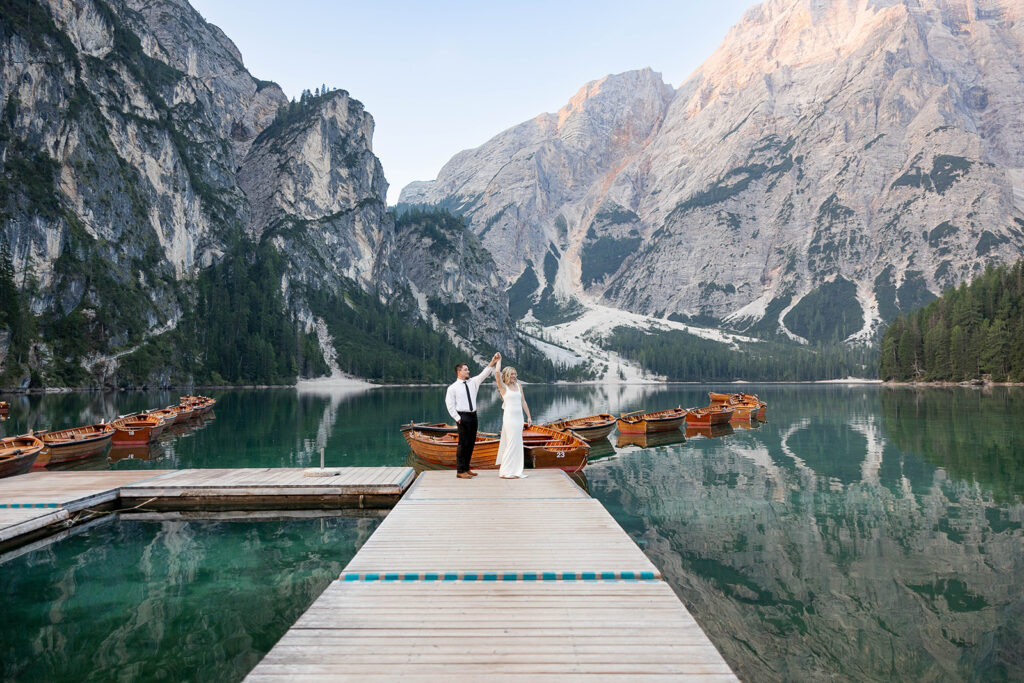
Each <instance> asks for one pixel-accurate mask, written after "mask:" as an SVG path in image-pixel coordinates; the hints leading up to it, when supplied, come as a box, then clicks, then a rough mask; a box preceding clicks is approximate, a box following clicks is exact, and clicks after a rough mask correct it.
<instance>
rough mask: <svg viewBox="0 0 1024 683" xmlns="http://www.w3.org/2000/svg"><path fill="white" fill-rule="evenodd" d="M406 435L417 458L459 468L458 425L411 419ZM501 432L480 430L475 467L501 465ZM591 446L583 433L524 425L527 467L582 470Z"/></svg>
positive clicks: (434, 463)
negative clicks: (499, 452) (498, 462)
mask: <svg viewBox="0 0 1024 683" xmlns="http://www.w3.org/2000/svg"><path fill="white" fill-rule="evenodd" d="M402 436H404V437H405V440H406V441H407V442H408V443H409V448H411V449H412V452H413V453H414V454H415V455H416V457H417V458H419V459H420V460H422V461H424V462H425V463H427V464H428V465H434V466H440V467H445V468H448V469H455V467H456V466H457V462H456V455H457V451H458V446H459V435H458V428H457V427H456V426H455V425H450V424H444V423H433V424H424V423H418V424H417V423H409V424H407V425H403V426H402ZM499 441H500V439H499V436H498V435H497V434H491V433H487V432H478V433H477V435H476V445H475V446H474V447H473V456H472V458H471V459H470V462H469V466H470V468H471V469H481V470H495V469H498V465H497V463H496V462H495V461H496V460H497V458H498V444H499ZM589 451H590V448H589V447H588V446H587V444H586V442H584V441H583V439H580V438H579V437H577V436H575V435H573V434H570V433H566V432H559V431H556V430H554V429H549V428H547V427H541V426H539V425H534V426H533V427H530V428H526V427H525V426H524V429H523V466H524V467H525V468H541V467H545V468H546V467H557V468H559V469H563V470H565V471H567V472H578V471H579V470H581V469H583V468H584V467H585V466H586V464H587V453H588V452H589Z"/></svg>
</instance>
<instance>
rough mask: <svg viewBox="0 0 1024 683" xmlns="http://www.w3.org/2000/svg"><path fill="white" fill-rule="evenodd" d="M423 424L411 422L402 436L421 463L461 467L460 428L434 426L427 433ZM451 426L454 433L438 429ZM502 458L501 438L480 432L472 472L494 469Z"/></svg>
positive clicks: (471, 461) (475, 447) (404, 426)
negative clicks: (421, 425) (459, 456)
mask: <svg viewBox="0 0 1024 683" xmlns="http://www.w3.org/2000/svg"><path fill="white" fill-rule="evenodd" d="M418 427H419V425H417V424H415V423H409V424H407V425H402V436H404V437H405V440H406V441H407V442H408V443H409V448H411V449H412V452H413V453H415V454H416V457H418V458H419V459H420V460H424V461H426V462H428V463H430V464H433V465H440V466H441V467H445V468H449V469H455V468H456V467H457V466H458V462H457V458H456V453H457V450H458V447H459V435H458V428H457V427H455V426H454V425H443V424H435V425H430V427H433V428H434V429H428V430H423V429H419V428H418ZM440 427H447V428H449V429H450V430H451V431H439V430H438V429H437V428H440ZM497 457H498V435H497V434H490V433H487V432H477V435H476V445H475V446H474V447H473V456H472V457H471V458H470V461H469V466H470V468H471V469H481V470H493V469H496V468H497V465H495V464H494V461H495V459H496V458H497Z"/></svg>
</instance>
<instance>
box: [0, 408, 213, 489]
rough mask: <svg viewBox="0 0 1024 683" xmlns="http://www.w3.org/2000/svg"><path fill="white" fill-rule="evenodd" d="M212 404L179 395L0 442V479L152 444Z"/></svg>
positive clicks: (199, 414) (206, 410) (205, 411)
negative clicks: (173, 400) (168, 402)
mask: <svg viewBox="0 0 1024 683" xmlns="http://www.w3.org/2000/svg"><path fill="white" fill-rule="evenodd" d="M215 403H216V401H215V400H214V399H212V398H208V397H205V396H183V397H182V398H181V400H180V401H179V403H178V404H177V405H173V406H167V407H166V408H161V409H158V410H151V411H145V412H142V413H136V414H132V415H122V416H121V417H119V418H117V419H116V420H112V421H111V422H109V423H104V422H100V423H97V424H93V425H86V426H83V427H72V428H70V429H61V430H51V431H39V432H30V433H28V434H22V435H20V436H12V437H7V438H5V439H0V477H7V476H12V475H14V474H23V473H24V472H27V471H29V470H30V469H41V468H43V467H47V466H52V465H60V464H63V463H67V462H72V461H75V460H83V459H85V458H89V457H93V456H95V455H99V454H101V453H103V452H104V451H106V449H107V447H108V446H109V445H110V444H111V443H113V444H114V445H115V447H117V446H137V445H146V444H149V443H152V442H153V441H155V440H156V438H157V437H158V436H159V435H160V433H161V432H163V431H164V429H165V428H167V427H169V426H170V425H172V424H176V423H177V422H178V421H179V420H180V421H186V420H188V419H190V418H192V417H199V416H201V415H204V414H206V413H208V412H209V411H210V410H211V409H212V408H213V406H214V404H215ZM36 446H38V448H37V447H36Z"/></svg>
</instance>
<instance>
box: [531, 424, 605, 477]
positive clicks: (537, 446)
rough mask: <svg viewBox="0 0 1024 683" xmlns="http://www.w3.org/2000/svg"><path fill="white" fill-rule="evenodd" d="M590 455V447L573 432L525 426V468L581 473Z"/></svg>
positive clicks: (539, 426)
mask: <svg viewBox="0 0 1024 683" xmlns="http://www.w3.org/2000/svg"><path fill="white" fill-rule="evenodd" d="M589 454H590V446H588V445H587V442H586V441H584V440H583V439H582V438H580V437H579V436H577V435H576V434H574V433H573V432H560V431H558V430H557V429H551V428H550V427H544V426H541V425H533V426H531V427H527V426H525V425H524V426H523V455H524V464H525V467H529V468H533V469H542V468H549V467H556V468H558V469H560V470H565V471H566V472H579V471H580V470H582V469H583V468H584V467H586V466H587V456H588V455H589Z"/></svg>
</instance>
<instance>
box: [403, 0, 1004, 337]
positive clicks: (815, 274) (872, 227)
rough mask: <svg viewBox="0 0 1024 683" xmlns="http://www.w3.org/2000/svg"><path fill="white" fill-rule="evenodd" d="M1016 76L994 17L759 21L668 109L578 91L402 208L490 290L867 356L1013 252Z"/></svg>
mask: <svg viewBox="0 0 1024 683" xmlns="http://www.w3.org/2000/svg"><path fill="white" fill-rule="evenodd" d="M1022 67H1024V10H1022V8H1021V6H1020V4H1019V3H1016V2H1010V1H1009V0H985V1H982V2H936V1H934V0H928V1H926V2H909V1H907V2H900V1H891V2H859V3H853V2H846V1H844V0H830V1H828V2H809V1H803V0H787V1H781V0H770V1H769V2H765V3H763V4H761V5H758V6H756V7H754V8H752V9H751V10H749V11H748V12H747V14H746V15H745V16H744V18H743V20H742V21H741V22H740V23H739V24H737V25H736V26H735V27H734V28H733V29H732V30H731V31H730V32H729V34H728V35H727V37H726V39H725V40H724V41H723V43H722V45H721V46H720V47H719V48H718V50H716V52H715V53H714V54H713V55H712V56H711V57H710V58H709V59H708V60H707V61H706V62H705V63H704V64H703V65H702V66H701V67H700V68H699V69H698V70H697V71H696V72H695V73H694V74H693V76H691V77H690V78H689V79H688V80H687V81H686V82H685V83H683V84H682V85H681V86H680V87H679V89H678V90H676V91H675V92H674V93H671V94H669V90H668V89H667V87H666V86H664V85H663V84H662V83H661V81H660V78H659V77H658V76H657V74H653V73H651V72H650V71H643V72H630V73H627V74H621V75H618V76H610V77H608V78H606V79H603V80H601V81H596V82H594V83H591V84H588V85H587V86H585V87H584V88H583V89H582V90H581V91H580V93H579V94H577V96H576V97H574V98H573V100H572V101H571V102H570V103H569V104H568V105H567V106H566V107H565V108H564V109H562V110H561V111H560V112H558V114H555V115H542V116H540V117H538V118H537V119H535V120H534V121H531V122H527V123H524V124H521V125H520V126H518V127H516V128H513V129H510V130H508V131H505V132H504V133H502V134H500V135H498V136H497V137H495V138H494V139H492V140H491V141H489V142H488V143H486V144H484V145H483V146H481V147H479V148H477V149H475V150H470V151H468V152H462V153H460V154H459V155H457V156H455V157H454V158H453V159H452V160H451V161H450V162H449V163H448V164H447V165H446V166H445V167H444V168H443V169H442V170H441V172H440V174H439V176H438V178H437V180H435V181H431V182H427V183H413V184H412V185H410V186H408V187H407V188H405V189H404V190H403V192H402V201H403V202H410V203H430V204H442V205H445V206H449V207H451V208H453V209H454V210H457V211H459V212H461V213H463V214H464V215H465V216H467V218H468V219H469V220H470V227H471V229H473V230H474V232H476V233H477V234H478V235H479V236H480V237H481V238H482V239H483V241H484V244H485V246H487V248H488V249H489V250H491V251H492V253H494V254H495V258H496V260H497V262H498V266H499V269H500V272H501V274H502V276H503V277H504V278H505V279H506V281H507V282H508V283H509V284H510V285H511V284H512V283H515V282H517V280H518V279H519V278H520V277H521V275H522V274H523V273H528V274H533V276H534V277H533V279H532V280H531V282H533V281H536V285H535V291H536V292H538V293H539V292H541V291H542V290H543V289H544V288H545V286H546V285H547V284H548V282H547V281H548V280H551V281H553V282H554V284H555V285H556V286H555V287H554V288H552V289H551V290H549V296H555V297H562V298H566V297H570V296H572V295H579V294H580V293H584V294H585V295H588V296H592V297H598V298H603V299H604V300H605V301H607V302H610V303H613V304H615V305H618V306H621V307H623V308H626V309H629V310H632V311H635V312H641V313H648V314H671V313H675V314H678V315H685V316H691V317H693V316H706V317H711V318H715V319H718V320H724V321H726V322H727V323H729V324H732V325H734V326H735V327H738V328H740V329H743V328H746V327H747V326H749V325H751V324H754V323H756V322H759V321H762V320H764V324H766V325H767V326H768V327H769V328H779V327H780V326H781V327H782V328H783V329H784V331H787V332H789V333H791V334H793V335H795V336H800V337H804V338H811V339H826V338H834V337H839V338H846V337H850V336H862V337H869V336H871V335H872V334H873V332H874V331H875V330H876V329H877V325H878V324H879V322H881V321H887V320H890V319H892V317H893V316H894V315H895V314H896V313H897V312H898V311H899V310H906V309H908V308H913V307H916V306H918V305H920V303H922V302H923V301H926V300H927V299H929V298H931V297H932V296H933V295H934V293H936V292H938V291H940V290H941V289H942V288H944V287H947V286H950V285H953V284H956V283H959V282H961V281H963V280H965V279H969V278H971V277H972V276H973V275H975V274H977V273H978V272H980V269H981V268H982V267H983V265H984V264H985V263H988V262H991V261H1008V260H1014V259H1016V258H1018V257H1019V256H1020V254H1021V253H1022V251H1024V199H1022V197H1024V170H1022V169H1024V144H1022V142H1021V140H1024V135H1022V134H1024V121H1022V119H1021V117H1020V116H1019V111H1020V109H1021V107H1022V105H1024V101H1022V97H1024V96H1022V95H1021V93H1022V92H1024V75H1022V74H1024V69H1022ZM569 122H571V123H572V125H571V126H569ZM546 259H547V260H552V259H554V260H557V265H558V267H557V269H554V268H551V267H550V265H549V264H546V263H545V260H546ZM539 273H546V276H545V277H544V278H541V277H540V276H538V274H539Z"/></svg>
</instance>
